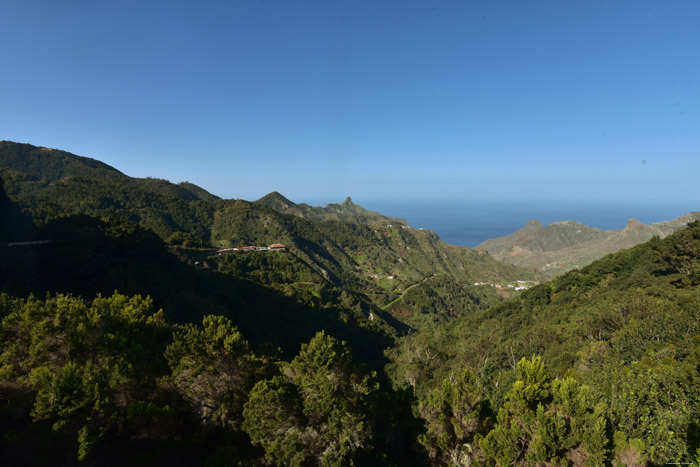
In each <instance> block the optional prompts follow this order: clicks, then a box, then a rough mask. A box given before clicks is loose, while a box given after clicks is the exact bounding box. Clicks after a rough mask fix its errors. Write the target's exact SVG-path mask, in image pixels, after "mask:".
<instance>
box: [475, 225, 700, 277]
mask: <svg viewBox="0 0 700 467" xmlns="http://www.w3.org/2000/svg"><path fill="white" fill-rule="evenodd" d="M698 219H700V212H690V213H687V214H685V215H683V216H681V217H679V218H677V219H673V220H670V221H662V222H655V223H653V224H644V223H642V222H640V221H639V220H637V219H634V218H630V219H628V221H627V223H626V224H625V226H624V227H623V228H621V229H618V230H601V229H598V228H595V227H589V226H587V225H585V224H582V223H579V222H576V221H573V220H567V221H557V222H552V223H550V224H549V225H547V226H543V225H542V224H541V223H540V222H539V221H537V220H534V219H533V220H531V221H528V222H527V223H526V224H525V226H524V227H523V228H521V229H519V230H517V231H515V232H513V233H512V234H510V235H506V236H504V237H498V238H493V239H488V240H486V241H484V242H482V243H481V244H479V245H477V246H476V247H475V248H477V249H481V250H486V251H488V252H489V254H491V255H492V256H493V257H494V258H496V259H498V260H499V261H503V262H506V263H508V264H513V265H516V266H522V267H530V268H534V269H535V270H537V271H538V272H540V273H543V274H545V275H547V276H549V277H554V276H557V275H559V274H563V273H565V272H567V271H570V270H572V269H576V268H580V267H583V266H586V265H587V264H590V263H591V262H593V261H594V260H596V259H599V258H602V257H603V256H604V255H606V254H609V253H614V252H616V251H619V250H621V249H623V248H631V247H633V246H635V245H638V244H640V243H643V242H645V241H647V240H650V239H651V238H652V237H654V236H657V237H659V238H664V237H666V236H668V235H670V234H671V233H673V232H674V231H676V230H678V229H680V228H681V227H684V226H685V225H686V224H688V223H689V222H692V221H694V220H698Z"/></svg>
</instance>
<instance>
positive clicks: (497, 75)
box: [0, 0, 700, 209]
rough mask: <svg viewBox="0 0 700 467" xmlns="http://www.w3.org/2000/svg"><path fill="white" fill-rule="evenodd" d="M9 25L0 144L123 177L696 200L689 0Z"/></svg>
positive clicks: (402, 5) (131, 12)
mask: <svg viewBox="0 0 700 467" xmlns="http://www.w3.org/2000/svg"><path fill="white" fill-rule="evenodd" d="M0 18H1V20H0V21H1V24H2V27H0V57H2V71H0V139H5V140H12V141H20V142H27V143H32V144H36V145H41V146H47V147H53V148H59V149H64V150H68V151H70V152H73V153H76V154H79V155H84V156H89V157H94V158H96V159H100V160H102V161H105V162H107V163H108V164H110V165H113V166H115V167H116V168H118V169H120V170H121V171H123V172H125V173H127V174H129V175H132V176H139V177H143V176H155V177H159V178H166V179H169V180H171V181H174V182H179V181H183V180H188V181H191V182H193V183H196V184H198V185H200V186H202V187H204V188H206V189H208V190H209V191H211V192H213V193H215V194H218V195H220V196H222V197H227V198H229V197H234V198H245V199H257V198H259V197H261V196H263V195H264V194H266V193H268V192H270V191H273V190H277V191H280V192H282V193H283V194H285V195H286V196H287V197H289V198H290V199H292V200H295V201H312V202H319V203H322V204H324V203H326V202H333V201H341V200H342V199H343V198H344V197H345V196H347V195H351V196H352V197H353V199H354V200H356V201H358V200H359V201H360V202H364V203H368V201H370V202H371V200H379V199H381V200H392V199H401V200H412V199H434V200H441V199H452V200H457V201H460V200H465V201H466V200H468V201H470V202H474V201H480V200H502V201H504V200H511V199H519V200H525V201H532V202H541V201H546V200H551V199H555V200H557V201H558V202H561V201H566V200H572V201H581V200H590V201H596V202H608V201H610V200H614V201H615V202H618V203H625V202H635V203H644V202H666V203H673V202H676V201H678V200H683V201H684V202H686V203H687V202H688V200H692V199H697V200H700V183H698V181H697V178H698V173H700V32H699V31H700V2H698V1H696V0H692V1H681V0H670V1H644V0H635V1H615V2H608V1H599V2H594V1H585V2H562V1H527V2H524V1H515V0H513V1H498V0H496V1H447V0H446V1H410V0H402V1H359V0H358V1H344V2H343V1H291V0H281V1H273V0H265V1H254V0H251V1H221V2H206V1H198V2H193V1H192V2H190V1H180V2H176V1H167V2H166V1H163V2H158V1H149V2H132V1H121V2H114V1H110V2H103V1H99V0H85V1H81V0H80V1H79V0H66V1H64V2H54V1H48V0H47V1H36V0H25V1H10V2H3V4H2V6H0ZM698 209H700V207H699V208H698Z"/></svg>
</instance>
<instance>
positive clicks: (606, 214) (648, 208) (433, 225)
mask: <svg viewBox="0 0 700 467" xmlns="http://www.w3.org/2000/svg"><path fill="white" fill-rule="evenodd" d="M355 202H356V203H357V204H361V205H362V206H363V207H364V208H365V209H369V210H372V211H378V212H380V213H382V214H384V215H386V216H390V217H400V218H403V219H406V220H407V221H408V222H409V224H411V226H412V227H415V228H424V229H428V230H432V231H434V232H436V233H437V234H438V235H439V236H440V238H441V239H442V240H443V241H445V242H446V243H449V244H451V245H459V246H465V247H469V248H473V247H475V246H477V245H478V244H480V243H481V242H483V241H485V240H487V239H489V238H496V237H502V236H504V235H509V234H511V233H513V232H515V231H516V230H518V229H521V228H522V227H524V226H525V224H526V223H527V222H528V221H529V220H532V219H537V220H538V221H540V222H541V223H542V224H543V225H545V226H546V225H548V224H550V223H551V222H556V221H567V220H574V221H576V222H581V223H583V224H586V225H588V226H590V227H597V228H599V229H601V230H612V229H615V230H616V229H621V228H623V227H624V226H625V225H626V224H627V221H628V220H629V219H630V218H634V219H637V220H638V221H641V222H643V223H645V224H650V223H653V222H661V221H667V220H672V219H676V218H678V217H680V216H682V215H684V214H687V213H688V212H691V211H698V210H700V205H697V204H695V205H693V204H694V203H691V202H685V201H681V202H677V203H665V204H661V203H658V204H653V205H651V204H646V203H627V204H615V203H605V204H603V203H569V204H567V203H559V204H556V203H550V204H536V205H535V204H530V203H522V202H521V203H505V202H487V203H484V202H482V203H456V202H454V201H449V202H421V203H407V202H396V201H394V202H388V201H384V202H377V201H370V200H367V201H365V202H361V201H359V200H358V201H355Z"/></svg>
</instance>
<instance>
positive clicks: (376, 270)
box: [0, 142, 538, 326]
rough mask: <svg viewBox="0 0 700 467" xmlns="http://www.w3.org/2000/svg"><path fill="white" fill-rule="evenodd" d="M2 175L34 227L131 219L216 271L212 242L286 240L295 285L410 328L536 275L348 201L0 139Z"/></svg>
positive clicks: (495, 296) (479, 304) (492, 298)
mask: <svg viewBox="0 0 700 467" xmlns="http://www.w3.org/2000/svg"><path fill="white" fill-rule="evenodd" d="M0 176H2V177H4V179H5V181H6V191H7V193H8V195H9V196H10V198H11V199H12V200H13V201H14V203H15V205H16V206H19V207H20V208H21V209H23V210H24V211H25V213H26V214H27V215H29V216H31V217H32V218H33V219H34V220H35V221H36V222H37V223H39V224H40V225H41V224H43V223H47V222H49V221H51V220H52V219H55V218H57V217H60V216H64V215H66V214H84V215H88V216H92V217H96V218H99V219H106V220H109V221H110V222H116V223H129V222H131V223H136V224H138V225H139V226H141V227H142V228H144V229H147V230H151V231H153V232H154V233H155V234H156V235H158V236H159V237H160V238H161V239H162V240H163V241H165V242H166V243H167V244H169V245H170V246H172V247H174V249H176V250H178V251H176V253H177V254H178V256H181V257H186V258H191V259H192V262H195V261H199V262H200V263H202V264H207V265H208V266H209V267H211V268H214V269H216V268H218V267H219V264H221V261H218V259H219V258H213V257H212V256H211V255H212V253H213V251H214V249H215V248H230V247H240V246H246V245H260V246H266V245H270V244H274V243H281V244H284V245H285V246H286V247H287V251H288V252H289V253H290V254H291V255H293V256H294V257H295V260H294V261H297V262H299V264H301V265H303V267H304V268H308V269H311V270H312V271H310V273H313V274H314V275H316V276H319V277H321V278H322V280H321V281H320V282H312V281H307V280H294V278H293V277H287V281H288V282H295V283H296V285H295V286H294V289H295V290H299V291H301V293H303V294H306V295H309V294H311V295H314V294H317V292H318V289H319V288H327V287H328V286H332V287H336V288H342V289H344V290H345V291H347V293H349V294H353V295H355V296H357V297H360V298H359V299H360V300H361V301H365V302H367V303H369V304H371V305H372V307H374V308H375V311H374V312H373V315H381V314H382V312H381V310H379V311H377V310H378V309H379V308H382V307H384V308H386V311H387V312H388V313H391V314H392V315H393V316H394V318H396V319H399V320H401V321H406V322H410V323H411V324H412V325H414V326H416V325H417V326H420V325H422V323H424V322H425V321H426V319H427V320H428V321H433V320H438V321H440V320H444V319H445V317H447V316H455V315H460V314H463V313H465V312H468V311H470V310H472V309H479V308H484V307H486V306H487V305H488V304H490V303H494V302H498V301H501V300H502V299H503V297H507V296H509V293H508V290H504V291H499V292H498V293H497V291H495V290H486V289H479V290H477V289H476V288H474V286H473V283H474V282H477V281H484V282H490V283H503V284H506V283H508V282H511V283H514V282H515V281H516V280H531V281H532V280H537V279H538V276H536V275H535V274H534V273H533V272H532V271H529V270H525V269H521V268H515V267H511V266H508V265H503V264H502V263H499V262H498V261H495V260H494V259H493V258H491V257H490V256H488V255H483V254H481V253H479V252H474V251H472V250H469V249H466V248H458V247H452V246H449V245H446V244H445V243H444V242H442V241H440V239H439V238H438V237H437V235H435V234H434V233H432V232H430V231H424V230H417V229H413V228H411V227H410V226H408V225H407V223H406V222H405V221H402V220H395V219H391V218H388V217H385V216H382V215H381V214H379V213H373V212H371V211H367V210H365V209H363V208H362V207H361V206H357V205H355V204H354V203H352V202H351V201H350V200H346V202H345V203H343V204H342V205H329V206H326V207H325V208H316V207H310V206H306V205H294V204H293V203H292V202H291V201H289V200H286V198H284V197H283V196H282V195H279V194H278V193H272V194H270V195H268V196H266V197H265V198H263V199H261V200H259V201H258V202H256V203H251V202H248V201H244V200H221V199H218V198H217V197H215V196H214V195H211V194H209V193H208V192H206V191H205V190H203V189H201V188H199V187H196V186H195V185H192V184H190V183H181V184H179V185H175V184H172V183H170V182H168V181H166V180H159V179H152V178H147V179H138V178H132V177H128V176H126V175H124V174H121V173H120V172H118V171H117V170H115V169H113V168H111V167H109V166H106V165H105V164H102V163H100V162H98V161H95V160H93V159H88V158H84V157H80V156H75V155H72V154H69V153H66V152H63V151H58V150H53V149H47V148H39V147H35V146H31V145H27V144H18V143H12V142H1V143H0ZM270 206H271V207H270ZM284 206H286V208H285V207H284ZM300 206H301V207H300ZM297 209H298V210H300V211H298V212H297ZM280 211H281V212H280ZM224 262H226V261H224ZM238 263H240V261H239V262H238ZM227 271H228V272H232V271H231V268H230V267H227ZM435 275H437V276H438V278H437V279H431V280H441V281H442V283H443V285H444V286H445V287H443V288H442V289H441V290H444V291H445V293H439V294H438V296H437V297H427V298H426V297H424V296H425V295H426V294H422V295H421V294H420V293H418V292H419V291H420V289H421V288H422V287H423V285H424V281H426V280H427V279H428V278H432V277H433V276H435ZM440 278H441V279H440ZM264 285H270V284H264ZM450 285H451V291H449V292H448V287H449V286H450ZM409 289H410V290H409ZM456 289H459V290H456ZM286 290H287V291H289V288H287V289H286ZM407 291H408V292H409V293H410V296H408V297H407V296H406V295H407V293H406V292H407ZM364 308H365V315H366V316H368V314H369V312H370V310H369V309H367V308H368V307H367V306H365V307H364ZM426 314H429V315H430V316H429V317H425V316H424V315H426Z"/></svg>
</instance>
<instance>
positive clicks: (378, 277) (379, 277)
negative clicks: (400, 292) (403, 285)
mask: <svg viewBox="0 0 700 467" xmlns="http://www.w3.org/2000/svg"><path fill="white" fill-rule="evenodd" d="M367 276H368V277H371V278H372V279H381V276H380V275H379V274H367ZM386 278H387V279H389V280H393V279H394V276H386Z"/></svg>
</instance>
